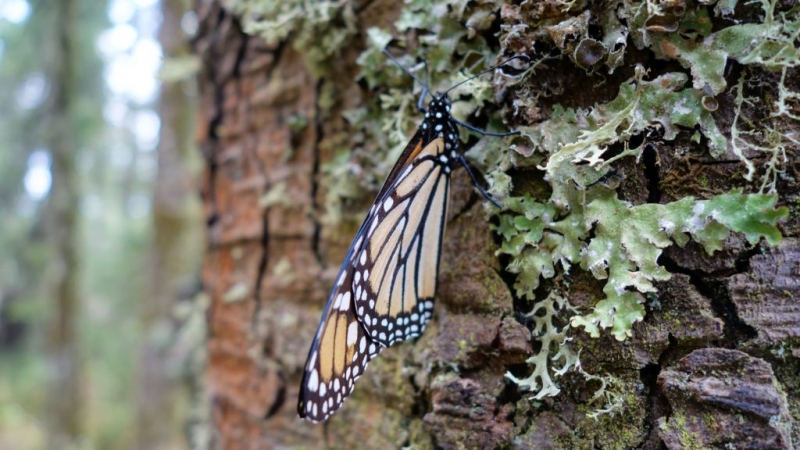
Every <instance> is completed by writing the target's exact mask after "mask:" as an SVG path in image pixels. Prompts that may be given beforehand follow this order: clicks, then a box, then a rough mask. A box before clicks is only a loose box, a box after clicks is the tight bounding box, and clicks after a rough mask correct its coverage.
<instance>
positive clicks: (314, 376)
mask: <svg viewBox="0 0 800 450" xmlns="http://www.w3.org/2000/svg"><path fill="white" fill-rule="evenodd" d="M353 323H355V322H353ZM317 389H319V373H318V372H317V369H314V370H312V371H311V375H309V377H308V390H309V391H311V392H317Z"/></svg>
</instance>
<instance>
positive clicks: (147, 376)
mask: <svg viewBox="0 0 800 450" xmlns="http://www.w3.org/2000/svg"><path fill="white" fill-rule="evenodd" d="M161 11H162V13H163V22H162V24H161V31H160V42H161V45H162V48H163V51H164V57H165V59H166V60H167V64H180V61H181V58H184V59H185V58H186V57H187V56H188V54H189V45H188V38H187V36H186V35H185V34H184V32H183V31H182V27H181V20H182V18H183V16H184V13H185V12H186V4H185V2H184V1H183V0H163V1H162V3H161ZM185 85H186V80H183V79H178V80H174V79H166V80H164V81H163V84H162V87H161V97H160V101H159V116H160V118H161V131H160V138H159V144H158V149H157V150H158V174H157V176H156V180H155V185H154V189H153V241H152V247H151V248H150V249H149V253H148V258H147V266H146V268H145V269H146V271H147V273H148V280H149V282H150V292H149V295H146V296H144V297H143V298H142V302H141V305H140V316H141V326H142V330H143V332H144V339H143V340H142V346H141V349H140V353H139V364H138V369H139V374H138V377H137V387H136V396H135V399H136V403H137V405H136V408H135V411H136V414H137V416H136V423H137V433H136V444H135V445H136V448H140V449H157V448H173V447H174V446H175V445H177V444H176V442H175V439H177V438H179V433H178V432H176V431H177V430H176V427H178V426H179V425H180V422H179V419H178V409H177V406H178V405H177V404H176V401H177V399H178V397H177V394H178V392H177V390H178V389H179V386H178V383H177V381H178V377H177V375H178V374H177V373H174V372H175V371H174V370H173V371H172V373H170V371H169V364H168V363H169V359H170V356H171V355H170V352H169V348H168V342H166V339H165V337H166V335H165V333H164V331H165V330H168V329H170V328H171V327H170V323H169V317H170V316H171V315H172V314H171V313H172V310H173V308H174V307H175V305H176V303H177V301H178V300H179V298H180V297H181V296H182V293H183V292H185V291H186V290H187V288H189V287H190V286H191V285H192V284H193V283H195V277H196V271H197V269H198V266H197V263H196V261H197V258H198V256H199V255H197V254H196V253H197V252H196V251H194V249H195V248H199V247H198V246H196V245H193V244H192V243H191V240H192V239H198V234H199V233H198V229H197V225H196V224H194V223H192V221H193V220H194V219H195V218H194V215H193V214H192V212H193V211H195V210H194V209H193V208H195V205H193V203H192V201H193V198H194V194H193V187H194V186H193V183H192V179H193V177H192V175H191V173H190V167H191V162H192V160H193V159H194V158H193V155H192V152H193V151H195V147H194V145H193V144H192V139H193V131H194V129H193V126H192V123H193V120H194V117H193V111H194V100H193V99H192V98H191V97H190V96H189V95H187V93H186V91H185V89H186V86H185Z"/></svg>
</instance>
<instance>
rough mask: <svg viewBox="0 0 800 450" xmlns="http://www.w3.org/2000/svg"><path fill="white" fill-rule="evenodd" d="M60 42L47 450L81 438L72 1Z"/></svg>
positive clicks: (51, 203)
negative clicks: (50, 377)
mask: <svg viewBox="0 0 800 450" xmlns="http://www.w3.org/2000/svg"><path fill="white" fill-rule="evenodd" d="M56 7H57V8H59V10H60V11H59V13H58V14H57V17H59V20H58V21H57V22H56V26H57V30H56V35H57V42H59V44H60V46H61V48H60V52H58V54H57V58H58V59H57V62H56V63H55V64H54V71H53V77H52V80H54V85H53V94H54V102H53V107H52V110H51V114H52V116H51V117H52V121H53V127H52V133H51V135H50V149H51V151H52V155H53V163H52V174H53V189H52V191H51V193H50V198H49V200H48V205H47V210H46V212H45V217H47V223H48V226H49V232H48V236H49V237H50V239H51V240H52V242H51V244H50V248H51V249H52V253H51V256H50V266H49V272H48V274H49V278H48V281H49V283H48V284H49V287H50V289H51V291H50V292H51V298H52V299H53V301H54V303H53V310H52V316H51V317H52V319H51V320H52V322H51V324H50V325H49V327H48V338H47V342H48V358H49V359H50V362H51V364H52V366H51V369H50V370H51V372H50V373H51V374H52V377H53V378H52V381H51V385H50V386H49V394H48V396H47V399H48V403H49V405H48V407H47V419H46V420H47V422H48V423H47V426H48V438H49V439H50V441H49V442H48V447H49V448H67V447H69V446H70V445H72V443H74V442H75V440H76V439H77V438H78V437H79V436H80V433H81V416H82V413H83V407H82V398H83V397H82V395H81V386H80V381H81V374H80V352H79V348H78V344H79V342H78V333H77V320H78V317H79V311H78V308H79V298H80V297H79V292H78V283H79V278H78V277H79V269H80V262H79V257H78V249H77V244H78V238H79V230H78V219H79V215H78V213H79V208H78V203H79V179H78V174H77V173H76V167H75V161H76V160H77V156H76V155H77V151H78V148H79V147H78V142H76V140H75V134H74V129H75V121H74V118H75V112H76V111H75V106H76V95H77V93H78V91H79V87H78V73H79V72H78V70H79V69H78V61H79V55H78V52H77V48H78V46H77V45H76V39H77V38H76V34H77V30H78V16H77V11H78V8H77V4H76V2H75V1H74V0H64V1H62V2H58V5H57V6H56Z"/></svg>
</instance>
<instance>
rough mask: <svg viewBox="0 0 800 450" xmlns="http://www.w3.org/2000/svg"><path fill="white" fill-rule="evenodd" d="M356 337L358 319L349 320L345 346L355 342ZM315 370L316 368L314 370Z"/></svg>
mask: <svg viewBox="0 0 800 450" xmlns="http://www.w3.org/2000/svg"><path fill="white" fill-rule="evenodd" d="M356 339H358V321H355V320H354V321H352V322H350V325H349V326H348V327H347V346H348V347H349V346H351V345H353V344H355V343H356ZM314 372H316V370H315V371H314Z"/></svg>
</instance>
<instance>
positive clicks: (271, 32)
mask: <svg viewBox="0 0 800 450" xmlns="http://www.w3.org/2000/svg"><path fill="white" fill-rule="evenodd" d="M225 6H226V7H227V8H229V9H230V10H231V11H232V12H233V14H235V15H237V16H238V17H239V18H240V19H241V23H242V27H243V28H244V31H245V33H247V34H252V35H257V36H259V37H261V38H263V39H264V40H265V41H266V42H268V43H270V44H277V43H279V42H281V41H284V40H286V39H287V37H288V36H289V34H290V33H291V34H293V35H294V36H293V39H292V41H291V42H292V45H293V47H294V48H295V49H297V50H298V51H300V53H301V54H303V55H304V56H305V59H306V61H307V63H308V67H309V69H311V70H312V71H313V72H315V73H317V74H322V73H323V68H324V66H325V61H326V60H327V59H329V58H330V57H331V56H334V55H337V54H338V53H339V51H340V50H341V49H342V47H343V46H344V45H345V44H347V43H348V42H349V41H350V40H351V39H352V38H353V37H354V36H355V35H356V33H357V31H358V29H357V27H356V15H355V4H354V2H352V1H350V0H338V1H326V0H286V1H271V0H226V1H225Z"/></svg>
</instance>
